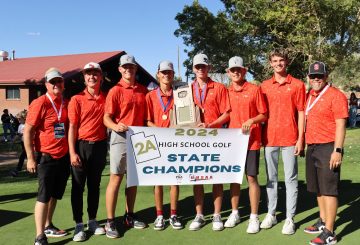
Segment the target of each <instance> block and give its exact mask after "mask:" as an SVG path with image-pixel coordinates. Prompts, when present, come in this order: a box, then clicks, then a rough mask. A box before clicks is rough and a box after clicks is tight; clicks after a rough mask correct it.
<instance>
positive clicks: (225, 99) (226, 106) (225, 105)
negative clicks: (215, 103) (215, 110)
mask: <svg viewBox="0 0 360 245" xmlns="http://www.w3.org/2000/svg"><path fill="white" fill-rule="evenodd" d="M219 89H220V91H219V95H220V101H219V105H220V106H219V109H220V113H221V114H224V113H225V112H230V111H231V106H230V99H229V93H228V91H227V89H226V87H225V86H224V85H222V84H221V86H220V87H219Z"/></svg>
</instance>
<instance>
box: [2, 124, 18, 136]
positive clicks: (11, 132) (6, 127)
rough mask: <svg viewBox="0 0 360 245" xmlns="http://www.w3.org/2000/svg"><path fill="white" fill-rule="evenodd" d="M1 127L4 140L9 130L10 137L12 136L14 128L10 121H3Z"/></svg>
mask: <svg viewBox="0 0 360 245" xmlns="http://www.w3.org/2000/svg"><path fill="white" fill-rule="evenodd" d="M3 129H4V140H7V136H8V131H10V135H11V139H13V138H14V134H15V132H14V129H13V127H12V126H11V123H3Z"/></svg>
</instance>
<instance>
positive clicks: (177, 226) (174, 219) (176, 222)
mask: <svg viewBox="0 0 360 245" xmlns="http://www.w3.org/2000/svg"><path fill="white" fill-rule="evenodd" d="M169 223H170V225H171V226H172V228H173V229H174V230H181V229H182V228H183V225H182V223H181V220H180V219H179V217H178V216H177V215H172V216H171V217H170V219H169Z"/></svg>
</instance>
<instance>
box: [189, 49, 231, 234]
mask: <svg viewBox="0 0 360 245" xmlns="http://www.w3.org/2000/svg"><path fill="white" fill-rule="evenodd" d="M209 70H210V66H209V61H208V57H207V56H206V55H205V54H197V55H195V56H194V59H193V71H194V73H195V76H196V78H195V81H194V82H193V83H192V89H193V96H194V102H195V104H196V105H197V106H198V107H199V108H200V110H201V114H200V116H201V121H202V123H200V124H199V125H198V127H203V128H221V127H222V125H223V124H224V123H226V122H227V121H228V120H229V112H230V103H229V95H228V92H227V90H226V87H225V86H224V85H223V84H221V83H218V82H214V81H213V80H211V78H210V77H208V73H209ZM213 197H214V216H213V221H212V223H213V227H212V229H213V230H215V231H221V230H223V229H224V225H223V223H222V221H221V215H220V212H221V203H222V198H223V185H222V184H214V185H213ZM194 199H195V208H196V217H195V219H194V220H193V221H192V222H191V224H190V227H189V230H192V231H196V230H199V229H200V228H201V227H202V226H203V225H205V219H204V215H203V206H204V186H203V185H194Z"/></svg>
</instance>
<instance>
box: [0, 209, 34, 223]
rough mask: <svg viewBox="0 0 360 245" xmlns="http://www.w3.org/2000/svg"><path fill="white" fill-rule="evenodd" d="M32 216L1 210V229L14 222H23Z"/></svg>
mask: <svg viewBox="0 0 360 245" xmlns="http://www.w3.org/2000/svg"><path fill="white" fill-rule="evenodd" d="M30 215H32V213H26V212H19V211H10V210H2V209H0V217H1V219H0V227H2V226H5V225H8V224H10V223H12V222H15V221H18V220H21V219H23V218H26V217H28V216H30Z"/></svg>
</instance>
